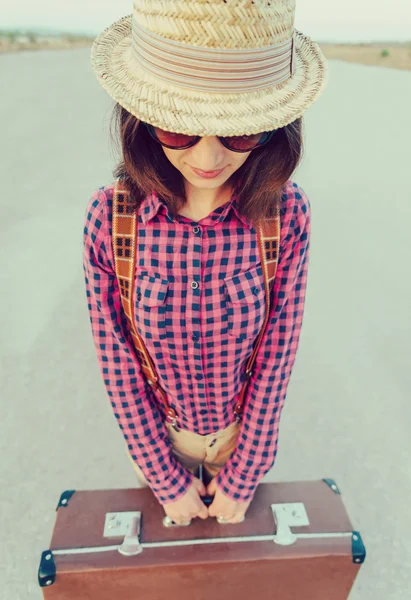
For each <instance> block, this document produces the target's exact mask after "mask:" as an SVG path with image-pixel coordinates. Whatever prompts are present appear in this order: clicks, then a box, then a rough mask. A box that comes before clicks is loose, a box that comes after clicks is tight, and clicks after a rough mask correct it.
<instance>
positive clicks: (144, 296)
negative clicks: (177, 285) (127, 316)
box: [134, 273, 169, 340]
mask: <svg viewBox="0 0 411 600" xmlns="http://www.w3.org/2000/svg"><path fill="white" fill-rule="evenodd" d="M168 283H169V282H168V280H167V279H162V278H161V277H159V276H156V275H155V274H154V273H145V274H140V275H138V276H137V278H136V294H135V303H134V307H135V308H134V316H135V321H136V327H137V329H138V332H139V334H140V335H141V336H142V337H143V338H145V339H147V338H150V339H153V340H155V339H157V340H162V339H164V338H165V337H166V310H167V304H166V299H167V292H168Z"/></svg>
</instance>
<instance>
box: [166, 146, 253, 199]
mask: <svg viewBox="0 0 411 600" xmlns="http://www.w3.org/2000/svg"><path fill="white" fill-rule="evenodd" d="M162 148H163V151H164V154H165V155H166V156H167V158H168V160H169V161H170V162H171V164H172V165H174V166H175V168H176V169H178V170H179V171H180V173H181V174H182V175H183V177H184V178H185V179H186V180H187V181H188V183H189V184H191V185H192V186H194V187H196V188H201V189H214V188H218V187H220V186H222V185H224V183H225V182H226V181H227V180H228V179H229V178H230V177H231V175H233V173H235V171H237V169H239V168H240V167H241V165H242V164H244V163H245V161H246V160H247V158H248V157H249V155H250V154H251V151H250V152H232V151H231V150H229V149H228V148H226V147H225V146H223V144H222V143H221V142H220V140H219V139H218V137H217V136H205V137H202V138H201V139H200V141H199V142H197V144H195V145H194V146H191V148H187V149H186V150H170V148H166V147H165V146H162ZM193 169H199V170H201V171H218V170H219V169H223V170H222V172H221V173H219V174H217V175H216V176H215V177H212V178H206V177H202V176H201V175H199V174H197V173H196V172H195V171H194V170H193Z"/></svg>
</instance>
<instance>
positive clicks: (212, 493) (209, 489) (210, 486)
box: [207, 477, 217, 496]
mask: <svg viewBox="0 0 411 600" xmlns="http://www.w3.org/2000/svg"><path fill="white" fill-rule="evenodd" d="M216 491H217V481H216V478H215V477H213V479H212V480H211V481H210V483H209V484H208V486H207V494H210V496H215V493H216Z"/></svg>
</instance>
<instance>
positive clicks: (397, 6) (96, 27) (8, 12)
mask: <svg viewBox="0 0 411 600" xmlns="http://www.w3.org/2000/svg"><path fill="white" fill-rule="evenodd" d="M132 8H133V0H116V2H112V1H109V0H72V1H71V2H70V4H64V5H60V6H58V7H57V8H56V4H55V3H54V2H51V1H50V0H37V2H36V3H35V4H34V5H33V3H32V2H31V1H30V0H21V1H20V2H19V3H17V4H16V3H12V2H11V0H6V6H5V7H3V8H2V24H1V26H0V29H1V30H3V31H10V30H14V31H15V30H18V31H33V32H37V33H40V34H41V33H43V32H44V34H45V35H47V34H48V35H58V34H60V35H67V34H69V35H70V34H72V35H78V36H81V35H82V36H89V37H96V36H97V35H98V34H99V33H100V32H101V31H103V30H104V29H105V28H106V27H109V26H110V25H111V24H112V23H114V22H115V21H117V20H119V19H120V18H122V17H124V16H126V15H129V14H131V12H132ZM410 24H411V3H410V1H409V0H391V1H390V3H386V4H380V5H376V3H375V1H374V0H345V1H344V3H340V4H333V3H330V2H329V0H297V3H296V12H295V23H294V25H295V28H296V29H298V30H299V31H301V32H303V33H304V34H306V35H308V36H310V37H311V38H312V39H313V40H315V41H316V42H319V43H321V42H322V43H332V44H338V43H351V44H352V43H359V44H362V43H379V42H392V43H396V42H399V43H403V42H410V41H411V26H410Z"/></svg>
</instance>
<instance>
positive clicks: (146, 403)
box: [83, 188, 194, 504]
mask: <svg viewBox="0 0 411 600" xmlns="http://www.w3.org/2000/svg"><path fill="white" fill-rule="evenodd" d="M107 211H108V209H107V196H106V193H105V191H104V188H99V189H98V190H96V191H95V192H94V193H93V195H92V197H91V199H90V200H89V203H88V205H87V210H86V215H85V225H84V238H83V241H84V244H83V268H84V275H85V285H86V295H87V301H88V311H89V317H90V322H91V329H92V334H93V339H94V345H95V348H96V352H97V358H98V362H99V366H100V371H101V374H102V377H103V380H104V384H105V387H106V390H107V394H108V397H109V399H110V402H111V406H112V408H113V411H114V415H115V417H116V419H117V421H118V424H119V426H120V429H121V430H122V433H123V436H124V439H125V440H126V443H127V446H128V449H129V451H130V454H131V456H132V458H133V460H134V461H135V462H136V464H137V465H138V466H139V467H140V469H141V470H142V472H143V474H144V477H145V478H146V480H147V482H148V484H149V486H150V487H151V489H152V491H153V493H154V495H155V496H156V498H157V499H158V501H159V502H160V503H161V504H165V503H167V502H171V501H173V500H176V499H177V498H178V497H180V496H181V495H182V494H183V493H185V492H186V491H187V489H188V488H189V486H190V485H191V482H192V480H193V477H194V476H193V474H192V473H191V472H190V471H189V470H187V469H185V468H184V467H183V465H182V464H181V463H180V462H179V461H177V460H176V458H175V457H174V456H173V455H172V452H171V442H170V441H169V439H168V435H167V429H166V427H165V425H164V423H163V420H162V418H161V415H160V413H159V410H158V408H157V407H156V403H155V401H153V394H152V390H151V388H150V386H149V384H148V383H147V381H146V379H145V376H144V373H143V372H142V369H141V366H140V363H139V361H138V358H137V354H136V352H135V349H134V344H133V341H132V338H131V335H130V333H129V331H128V328H127V326H126V322H127V320H126V316H125V314H124V311H123V310H122V305H121V298H120V292H119V288H118V283H117V277H116V274H115V268H114V257H113V251H112V244H111V237H110V233H109V229H108V227H109V220H108V217H107V214H106V213H107Z"/></svg>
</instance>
